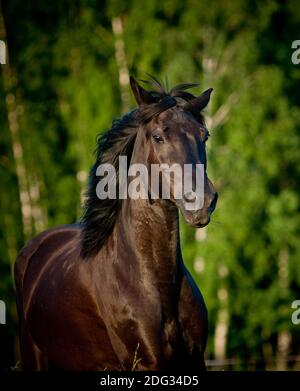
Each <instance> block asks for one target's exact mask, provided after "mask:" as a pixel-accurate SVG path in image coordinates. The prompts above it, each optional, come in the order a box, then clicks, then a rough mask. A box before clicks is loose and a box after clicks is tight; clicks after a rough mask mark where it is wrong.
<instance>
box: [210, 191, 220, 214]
mask: <svg viewBox="0 0 300 391" xmlns="http://www.w3.org/2000/svg"><path fill="white" fill-rule="evenodd" d="M217 201H218V193H215V195H214V198H213V200H212V202H211V204H210V206H209V211H210V212H213V211H214V210H215V208H216V205H217Z"/></svg>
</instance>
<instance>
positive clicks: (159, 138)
mask: <svg viewBox="0 0 300 391" xmlns="http://www.w3.org/2000/svg"><path fill="white" fill-rule="evenodd" d="M152 137H153V140H154V141H155V142H156V143H157V144H162V143H163V142H164V140H163V138H162V137H161V136H159V135H158V134H153V135H152Z"/></svg>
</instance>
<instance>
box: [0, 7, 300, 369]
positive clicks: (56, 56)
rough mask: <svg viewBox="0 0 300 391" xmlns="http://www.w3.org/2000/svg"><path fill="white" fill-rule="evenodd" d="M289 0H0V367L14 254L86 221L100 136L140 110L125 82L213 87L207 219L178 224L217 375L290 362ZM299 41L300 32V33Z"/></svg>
mask: <svg viewBox="0 0 300 391" xmlns="http://www.w3.org/2000/svg"><path fill="white" fill-rule="evenodd" d="M299 27H300V8H299V2H298V1H297V0H295V1H292V0H290V1H279V0H265V1H264V2H261V1H258V0H256V1H250V0H249V1H243V0H231V1H228V2H225V1H215V2H212V1H208V0H201V1H200V0H187V1H184V2H183V1H181V0H165V1H160V0H151V1H145V2H143V3H141V2H140V1H138V0H129V1H126V2H125V1H121V0H114V1H97V0H89V1H87V0H74V1H58V0H52V1H51V2H49V1H45V0H42V1H38V2H36V1H35V2H34V1H30V0H28V1H21V0H4V1H3V0H2V2H1V10H0V39H2V40H4V41H5V42H6V43H7V49H8V59H7V60H8V61H7V64H6V65H0V176H1V191H0V212H1V213H0V299H1V300H3V301H5V303H6V306H7V325H0V368H6V369H9V368H11V367H14V366H15V364H16V362H17V361H18V359H19V358H18V348H17V346H18V343H17V337H16V335H17V317H16V310H15V304H14V303H15V296H14V286H13V279H12V269H13V263H14V260H15V258H16V255H17V253H18V251H19V250H20V248H21V247H22V246H23V245H24V243H25V242H26V241H28V240H29V239H30V238H31V237H33V236H34V235H35V234H37V233H38V232H41V231H42V230H44V229H46V228H47V227H52V226H55V225H58V224H67V223H72V222H75V221H76V220H78V218H79V217H80V213H81V209H80V205H81V202H82V194H83V191H84V188H85V183H86V177H87V172H88V170H89V167H90V166H91V164H92V162H93V150H94V147H95V140H96V136H97V134H98V133H99V132H101V131H103V130H105V129H107V128H110V125H111V121H112V119H113V118H116V117H118V116H120V115H122V114H123V113H124V112H126V111H128V110H130V109H131V108H133V107H134V101H133V98H132V96H131V93H130V89H129V74H133V75H135V76H137V77H138V78H139V77H141V78H145V74H146V73H147V72H148V73H151V74H154V75H158V76H159V77H161V78H164V77H165V76H167V77H168V80H169V82H170V85H173V84H177V83H181V82H199V83H200V87H199V89H198V90H197V89H196V90H195V91H194V92H195V93H200V91H201V90H204V89H205V88H208V87H213V88H214V94H213V98H212V100H211V103H210V107H209V108H208V109H207V110H206V121H207V125H208V128H209V129H210V133H211V135H212V137H211V138H210V140H209V142H208V155H209V156H208V162H209V166H208V172H209V174H210V176H211V177H212V179H213V181H214V182H215V185H216V188H217V190H218V192H219V193H220V200H219V204H218V207H217V210H216V212H215V214H214V216H213V220H212V222H211V224H210V225H209V226H208V227H207V228H205V229H201V230H196V231H195V230H194V229H192V228H189V227H187V226H186V225H185V224H184V223H182V225H181V231H182V241H183V243H182V247H183V251H184V256H185V261H186V264H187V266H188V267H189V269H190V270H191V272H192V274H193V276H194V277H195V279H196V281H197V283H198V284H199V286H200V288H201V291H202V293H203V295H204V298H205V300H206V303H207V306H208V311H209V318H210V326H209V340H208V347H207V355H206V358H207V363H208V366H209V368H211V369H220V368H224V369H226V370H227V369H262V370H263V369H299V367H300V325H298V326H297V325H293V324H292V322H291V314H292V311H293V310H292V309H291V303H292V302H293V301H294V300H295V299H300V265H299V261H300V248H299V240H298V237H299V192H298V190H299V189H298V183H299V179H300V178H299V174H300V155H299V141H300V138H299V135H300V108H299V107H300V94H299V91H300V65H298V66H297V65H294V64H293V63H292V62H291V55H292V49H291V44H292V41H294V40H296V39H300V36H299ZM297 34H298V35H297Z"/></svg>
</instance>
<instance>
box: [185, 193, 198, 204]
mask: <svg viewBox="0 0 300 391" xmlns="http://www.w3.org/2000/svg"><path fill="white" fill-rule="evenodd" d="M196 197H197V196H196V193H195V192H194V191H189V192H188V193H185V194H184V195H183V198H184V200H185V201H186V202H194V201H195V200H196Z"/></svg>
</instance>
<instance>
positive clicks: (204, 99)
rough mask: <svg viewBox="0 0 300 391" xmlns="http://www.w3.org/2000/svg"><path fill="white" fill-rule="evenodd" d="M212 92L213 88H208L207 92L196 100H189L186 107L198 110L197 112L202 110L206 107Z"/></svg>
mask: <svg viewBox="0 0 300 391" xmlns="http://www.w3.org/2000/svg"><path fill="white" fill-rule="evenodd" d="M212 91H213V88H209V89H208V90H206V91H204V92H202V94H201V95H199V96H197V98H194V99H192V100H190V101H189V102H188V105H191V106H192V107H193V108H195V109H198V110H199V111H201V110H203V109H204V108H205V107H206V106H207V105H208V102H209V100H210V94H211V93H212Z"/></svg>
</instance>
